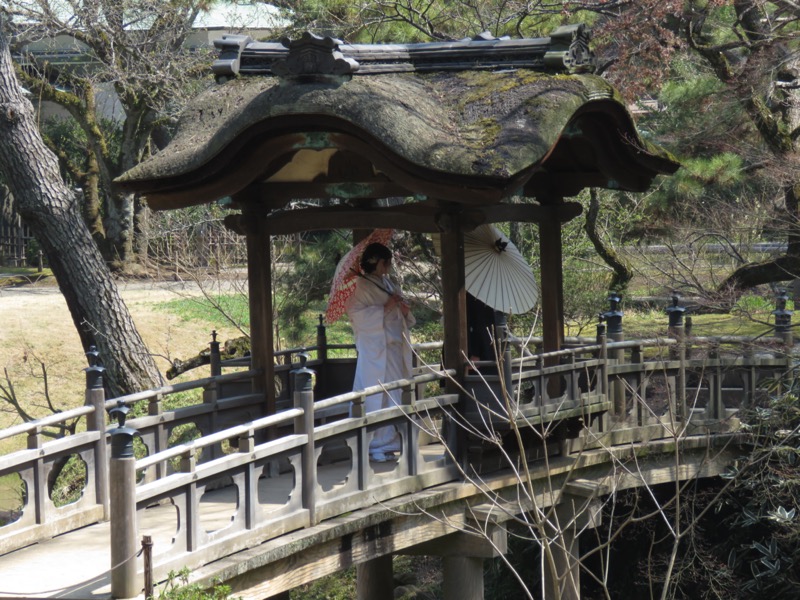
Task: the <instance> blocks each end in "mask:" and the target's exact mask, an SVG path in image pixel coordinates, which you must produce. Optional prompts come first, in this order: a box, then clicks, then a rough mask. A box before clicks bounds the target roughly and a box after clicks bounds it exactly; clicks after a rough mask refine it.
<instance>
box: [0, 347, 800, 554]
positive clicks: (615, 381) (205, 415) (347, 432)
mask: <svg viewBox="0 0 800 600" xmlns="http://www.w3.org/2000/svg"><path fill="white" fill-rule="evenodd" d="M593 341H594V343H592V342H593ZM509 343H510V345H511V346H512V347H514V348H515V349H514V353H513V355H512V358H510V359H509V360H508V361H507V363H506V362H504V363H502V364H501V366H500V368H499V369H498V368H497V365H495V364H494V363H487V364H481V363H479V364H477V365H476V367H477V368H478V372H472V373H470V374H468V375H467V376H466V377H465V382H466V384H467V390H468V391H472V392H473V394H474V395H475V396H476V398H477V399H478V402H477V403H473V404H471V405H470V404H466V405H465V406H463V405H462V406H461V407H460V408H459V410H465V411H466V412H467V413H469V411H470V410H473V411H480V410H484V409H486V410H489V409H491V410H494V411H496V414H497V415H499V417H498V418H499V420H500V421H502V420H503V419H506V420H507V418H508V412H506V413H505V414H504V412H503V411H508V410H509V409H508V408H506V404H505V398H506V396H505V395H504V392H503V390H504V389H507V390H512V392H513V395H510V396H509V397H510V398H511V400H512V402H511V403H510V404H509V405H508V406H510V407H511V408H510V410H513V411H516V412H515V413H513V414H514V415H515V416H522V417H524V418H525V419H526V422H528V423H536V422H537V421H538V422H549V421H557V420H560V419H574V420H582V421H583V423H586V424H591V425H592V427H595V428H596V429H597V430H598V431H607V430H608V429H609V428H610V427H612V426H613V427H617V428H621V427H627V428H628V429H629V430H634V429H636V428H639V430H643V429H644V428H646V427H649V426H658V425H659V424H663V423H664V422H665V421H667V420H669V419H673V418H677V419H686V420H689V421H691V422H692V423H696V424H698V425H703V426H709V427H710V426H711V425H712V424H714V423H721V422H722V421H723V420H724V419H726V418H727V417H730V416H731V415H733V414H734V413H735V412H736V411H737V410H738V409H739V408H740V407H742V406H747V405H749V404H751V403H753V402H755V401H756V400H757V399H758V398H759V396H761V395H763V394H766V393H771V388H770V387H769V386H770V385H771V384H773V383H774V382H778V383H780V384H781V385H788V381H789V379H790V378H791V371H792V366H793V365H792V360H791V356H790V352H789V346H788V345H787V340H786V338H785V337H781V336H763V337H759V338H757V339H754V338H750V337H741V336H718V337H692V336H688V335H685V336H676V337H665V338H653V339H649V340H632V341H619V342H614V341H610V342H606V341H604V340H602V339H600V340H599V342H598V341H596V340H592V339H591V338H583V339H572V338H568V339H567V344H568V345H569V347H567V348H565V349H564V350H562V351H559V352H554V353H548V354H538V355H533V354H530V353H529V352H527V351H526V349H525V348H526V346H527V345H526V344H522V343H518V342H516V341H515V340H513V339H512V340H510V342H509ZM440 347H441V344H440V343H432V344H425V345H420V346H419V348H418V351H419V352H420V353H424V352H428V353H429V354H430V357H429V362H431V363H434V361H435V360H436V358H437V357H438V356H439V352H440V350H439V349H440ZM298 350H300V349H297V350H292V351H287V352H286V355H287V356H289V358H288V359H285V360H284V363H285V364H283V365H279V366H278V367H276V372H277V373H278V374H279V376H278V379H279V381H280V382H281V384H280V385H281V387H280V388H279V389H280V392H281V393H280V398H281V401H282V403H283V404H282V405H281V408H282V409H284V410H287V409H293V408H294V407H293V393H294V389H293V383H292V381H291V378H290V376H289V375H290V372H291V371H292V370H293V369H296V367H297V366H298V364H299V361H298V353H299V352H298ZM331 350H334V351H335V352H331ZM339 352H341V353H347V354H345V355H344V356H334V354H337V353H339ZM351 353H352V346H351V345H342V346H341V348H340V347H338V346H329V345H327V344H323V345H321V346H317V347H315V348H313V359H312V360H311V361H309V362H308V366H310V367H313V368H314V369H315V370H316V371H317V372H318V375H317V377H318V387H319V388H320V392H319V393H318V396H323V395H328V394H327V391H326V390H324V388H325V384H326V383H327V384H330V383H331V382H333V381H336V380H335V379H332V378H331V377H333V376H331V375H330V372H328V373H326V369H327V368H330V369H331V370H332V371H336V370H337V369H341V370H342V371H343V372H347V373H352V371H351V369H353V368H354V366H355V358H354V353H352V354H351ZM422 362H424V361H422V360H420V363H422ZM506 365H507V366H508V369H506ZM437 367H438V365H435V364H434V365H433V367H432V368H437ZM427 368H430V367H427ZM425 369H426V367H425V366H424V365H423V364H420V367H419V370H421V371H424V370H425ZM492 369H494V371H492ZM348 370H350V371H348ZM90 371H91V369H89V370H87V392H86V394H87V395H86V403H87V405H86V406H84V407H81V408H78V409H74V410H72V411H65V412H63V413H58V414H56V415H53V416H51V417H47V418H46V419H41V420H38V421H35V422H31V423H25V424H21V425H18V426H15V427H12V428H10V429H7V430H5V431H3V432H0V441H2V440H4V439H10V438H14V437H19V436H25V437H26V442H25V445H26V447H27V448H26V449H25V450H20V451H17V452H12V453H9V454H6V455H4V456H0V477H3V476H6V475H9V474H11V475H16V476H18V478H19V479H20V481H21V487H23V488H24V491H22V492H21V497H22V500H21V509H20V510H18V511H14V514H12V515H9V516H10V518H6V519H5V524H4V526H2V525H3V521H0V552H7V551H10V550H12V549H15V548H19V547H21V546H24V545H27V544H29V543H33V542H35V541H39V540H42V539H47V538H49V537H52V536H54V535H57V534H59V533H63V532H64V531H69V530H71V529H74V528H75V527H80V526H83V525H86V524H89V523H92V522H96V521H98V520H102V519H104V518H107V516H108V493H107V488H108V484H107V481H108V470H107V468H104V467H106V466H107V463H108V461H107V452H108V448H107V440H106V436H105V435H104V433H103V432H104V431H105V430H106V423H105V409H108V408H111V407H116V406H118V405H119V403H120V402H121V403H122V404H123V405H126V406H132V407H138V412H139V413H142V412H146V414H144V415H142V416H138V417H136V418H133V419H130V420H129V421H128V425H129V426H131V427H135V428H136V429H137V430H138V431H139V433H140V435H141V442H137V452H138V456H139V457H140V459H141V460H148V459H149V457H153V456H162V457H163V456H166V455H164V454H162V453H163V452H167V451H170V452H172V451H171V450H170V448H171V447H173V446H175V445H180V444H182V443H184V442H186V441H187V440H189V439H191V438H192V437H205V436H208V435H211V436H214V437H211V438H210V440H211V441H208V440H206V441H207V443H206V442H204V443H202V444H201V445H199V446H196V447H195V449H194V451H195V452H198V451H199V455H196V456H195V457H194V459H193V460H194V463H195V467H196V468H198V469H200V471H201V472H203V473H206V471H204V469H206V467H205V465H206V464H207V463H211V462H213V461H215V460H221V459H228V458H229V457H230V456H238V457H239V459H240V460H241V456H240V454H241V451H240V450H238V449H237V446H238V444H240V443H241V440H240V438H241V436H240V435H239V434H238V433H236V434H231V435H230V436H228V435H227V434H223V435H221V436H217V432H219V431H223V430H226V429H230V428H231V427H238V426H240V425H241V424H242V423H248V422H260V421H259V419H261V418H262V417H263V400H264V399H263V395H262V394H258V393H251V392H250V391H249V390H251V389H252V383H251V380H252V378H253V376H254V372H251V371H244V372H237V373H225V374H224V375H217V376H212V377H207V378H203V379H200V380H197V381H194V382H189V383H180V384H174V385H170V386H164V387H162V388H159V389H156V390H150V391H147V392H142V393H139V394H132V395H129V396H125V397H123V398H118V399H113V400H107V401H106V400H105V399H104V398H103V397H102V387H101V388H100V389H99V390H98V389H97V388H93V387H92V385H90V384H89V376H90ZM326 375H327V382H326V379H325V377H326ZM351 377H352V375H347V376H345V377H343V379H345V380H349V381H352V379H351ZM409 381H411V380H409ZM509 381H510V383H508V382H509ZM339 385H343V384H341V383H340V384H339ZM348 385H349V384H348ZM400 385H401V387H402V386H403V385H405V386H407V387H408V391H407V395H408V397H413V398H414V403H413V406H415V407H416V408H415V410H417V413H414V414H421V413H419V411H420V410H421V409H422V407H424V406H425V403H426V402H428V400H426V399H424V395H425V394H426V393H428V394H430V395H436V394H437V391H436V390H437V389H438V388H437V386H438V384H436V383H435V382H434V381H433V380H426V379H425V378H424V377H422V378H415V379H414V380H413V385H412V384H409V383H408V382H406V383H404V384H400ZM364 393H366V392H362V393H361V396H359V394H355V395H353V393H352V392H350V393H345V394H336V396H335V398H338V400H337V399H330V400H329V399H324V400H319V401H317V403H316V405H315V408H314V412H313V414H314V419H315V421H316V425H317V427H316V430H317V432H316V434H315V435H316V440H317V443H318V442H319V441H320V440H326V441H325V442H324V445H325V446H326V452H325V453H324V454H325V455H326V456H329V455H332V454H333V455H335V454H336V453H337V452H339V453H344V454H345V455H348V453H349V455H350V456H355V455H356V454H355V452H356V450H354V448H356V449H357V448H362V450H358V452H362V451H363V438H358V436H357V435H356V434H355V433H354V430H355V429H357V428H355V426H354V425H353V423H354V421H353V420H352V419H347V418H345V419H342V417H346V416H347V413H348V410H349V409H348V406H349V404H350V402H352V401H355V402H354V405H355V406H356V407H357V406H358V398H359V397H363V394H364ZM181 394H195V396H194V397H192V398H190V399H189V403H190V404H191V405H190V406H186V407H181V408H175V407H173V406H171V405H170V402H171V399H172V398H174V397H176V396H178V395H181ZM290 394H291V395H290ZM412 395H413V396H412ZM448 402H449V401H448ZM145 405H146V409H143V408H142V407H143V406H145ZM442 406H444V405H439V404H437V407H438V408H436V407H432V410H434V408H435V411H438V413H437V414H438V415H439V416H438V417H436V419H438V420H439V422H441V419H442V418H444V417H442V414H443V412H444V410H442ZM448 406H449V404H448ZM404 410H407V409H404V408H402V407H398V408H396V409H391V410H390V411H389V412H388V413H386V414H383V413H381V414H380V415H378V414H376V415H370V416H367V417H365V419H366V423H367V426H366V428H365V429H364V431H365V432H367V433H360V434H358V435H362V436H363V435H371V433H369V432H370V431H372V430H373V429H374V427H377V424H378V423H380V422H382V421H383V420H387V419H388V420H389V421H392V419H394V420H395V421H394V422H399V421H400V420H402V419H406V416H405V413H404V412H403V411H404ZM392 411H394V412H392ZM395 413H396V414H395ZM401 413H402V414H401ZM473 414H474V415H477V414H478V413H477V412H475V413H473ZM392 415H394V416H392ZM332 417H334V418H335V419H339V420H332ZM587 417H588V418H587ZM286 418H287V419H289V417H288V416H286ZM297 418H300V417H293V419H297ZM420 418H421V417H420ZM76 419H79V420H80V421H81V423H80V424H79V425H78V426H77V431H78V432H77V433H75V434H74V435H69V436H66V437H62V438H57V439H52V438H51V437H48V436H52V435H57V433H55V434H54V433H53V432H54V431H56V432H57V431H58V430H60V429H63V428H65V427H68V426H71V424H74V422H75V420H76ZM290 420H291V419H290ZM293 425H294V422H293V421H292V423H290V422H289V421H288V420H287V421H286V422H283V421H279V422H278V421H276V422H275V423H272V424H269V422H263V427H261V426H259V427H256V428H255V429H254V432H253V436H254V439H253V443H254V444H258V445H260V444H267V443H272V444H273V446H269V447H265V452H267V454H265V455H264V456H265V457H266V456H270V457H272V456H273V455H278V454H281V452H283V454H282V455H281V456H280V457H279V458H277V459H275V458H270V459H269V460H267V459H266V458H264V465H266V464H267V463H269V465H270V466H269V468H266V467H264V468H262V469H261V471H260V472H259V473H260V474H259V475H258V477H262V478H263V477H274V476H277V475H275V474H276V473H278V474H280V473H281V472H285V469H288V468H289V466H291V468H292V469H295V467H294V466H292V465H294V463H293V462H292V461H295V462H296V461H297V460H299V459H297V458H292V459H291V460H290V458H289V456H290V454H291V452H290V451H289V450H290V449H288V448H284V450H282V451H280V452H279V451H278V450H274V451H273V449H274V448H277V447H278V446H279V442H276V441H275V440H276V439H277V438H276V437H275V436H277V435H282V434H283V433H286V432H291V431H292V427H293ZM324 427H327V428H328V429H324ZM370 428H372V429H370ZM291 435H297V434H296V433H291ZM413 435H417V434H415V433H412V432H408V433H407V439H408V440H412V436H413ZM423 435H424V434H423ZM648 435H650V434H648ZM259 436H260V437H259ZM358 439H361V442H359V441H358ZM248 443H249V442H246V443H245V447H247V444H248ZM287 443H288V442H287ZM359 443H361V446H359V445H358V444H359ZM408 443H409V444H411V442H410V441H409V442H408ZM275 444H278V446H276V445H275ZM317 447H319V446H318V445H317ZM409 447H412V446H409ZM179 454H180V453H179ZM322 454H323V453H322V451H321V450H320V451H319V456H320V457H321V456H322ZM170 456H172V458H171V459H165V460H155V459H151V460H153V462H152V464H149V463H146V462H145V463H143V465H145V466H146V467H144V466H143V467H141V469H140V481H139V486H147V485H151V484H152V485H153V486H157V485H158V482H159V481H160V480H161V479H164V478H167V477H170V476H172V475H175V474H181V473H182V472H183V471H182V469H184V468H186V467H185V464H183V463H185V462H186V461H185V460H183V459H184V457H183V456H182V455H181V456H175V455H170ZM70 457H76V458H77V459H78V461H79V462H80V463H82V465H83V468H84V470H85V477H84V487H83V490H82V493H81V494H80V497H79V498H78V500H77V501H75V502H73V503H71V504H67V505H65V506H57V503H56V502H55V501H54V500H53V486H54V483H55V481H54V479H55V477H54V475H55V474H56V473H57V472H58V470H59V468H60V466H61V465H63V463H64V462H65V461H66V460H67V459H68V458H70ZM417 458H418V457H417ZM415 460H416V459H415ZM353 462H354V463H362V462H363V463H365V464H368V461H359V460H353ZM274 465H278V466H277V467H275V466H274ZM265 469H266V470H265ZM409 469H411V470H413V465H412V466H409ZM212 471H213V469H212ZM212 471H207V473H212ZM409 472H411V471H409ZM370 477H371V475H370V474H369V473H367V474H363V473H357V472H353V473H351V475H350V477H349V479H347V482H342V483H339V484H337V485H336V486H335V487H334V488H331V489H330V490H325V491H324V493H323V492H320V494H321V495H320V498H323V499H324V501H322V502H321V503H320V508H319V510H320V511H321V512H320V514H327V513H326V512H325V511H328V510H330V506H337V504H336V503H337V502H338V501H339V499H340V498H341V497H342V496H341V495H340V493H342V492H341V490H342V489H343V486H344V488H346V487H347V486H348V485H356V484H355V483H353V482H358V481H361V484H359V485H370V484H364V480H365V478H366V479H370ZM206 479H208V481H209V483H207V485H206V487H205V488H204V493H205V492H211V491H213V488H214V487H215V486H224V485H226V481H224V480H223V479H224V478H221V476H218V477H216V481H215V482H211V480H212V479H213V478H212V477H211V475H208V476H207V477H206ZM237 485H238V484H237ZM390 487H391V486H390ZM347 489H349V488H347ZM362 491H363V490H361V489H360V488H358V489H354V490H351V492H347V493H349V494H350V495H351V496H352V497H354V498H355V497H358V493H360V492H362ZM347 493H345V495H347ZM326 494H327V495H326ZM148 501H149V500H148ZM288 522H290V523H291V519H289V521H288ZM181 531H183V530H181ZM197 535H199V536H200V537H202V535H201V534H197ZM222 537H224V536H222ZM188 544H189V542H187V546H188Z"/></svg>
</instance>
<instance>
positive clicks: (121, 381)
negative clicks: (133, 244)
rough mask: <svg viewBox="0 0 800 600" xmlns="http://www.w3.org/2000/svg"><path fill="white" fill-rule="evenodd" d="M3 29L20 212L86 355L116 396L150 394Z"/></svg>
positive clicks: (1, 55)
mask: <svg viewBox="0 0 800 600" xmlns="http://www.w3.org/2000/svg"><path fill="white" fill-rule="evenodd" d="M2 28H3V23H2V19H0V171H2V172H3V173H4V175H5V178H6V181H7V183H8V186H9V189H10V190H11V194H12V196H13V203H14V206H15V209H16V210H17V212H18V214H19V215H20V216H21V217H22V218H23V220H24V221H25V222H26V223H27V224H28V226H29V227H30V228H31V230H32V232H33V234H34V235H35V237H36V239H37V240H38V241H39V243H40V245H41V246H42V250H43V251H44V253H45V255H46V256H47V259H48V261H49V264H50V266H51V268H52V270H53V274H54V275H55V277H56V280H57V281H58V283H59V286H60V287H61V292H62V293H63V295H64V298H65V299H66V302H67V306H68V307H69V311H70V314H71V315H72V320H73V322H74V323H75V326H76V328H77V329H78V333H79V335H80V337H81V342H82V343H83V346H84V348H85V349H88V347H89V346H91V345H95V346H97V348H98V350H99V351H100V353H101V357H102V360H103V364H104V366H105V367H106V369H107V371H106V375H107V384H108V387H109V391H110V393H111V394H112V395H114V396H116V395H120V394H123V393H129V392H132V391H136V390H142V389H148V388H151V387H153V386H154V385H155V384H156V383H157V382H159V381H160V380H161V377H160V375H159V373H158V369H157V368H156V365H155V362H154V361H153V358H152V356H150V354H149V353H148V351H147V348H146V347H145V345H144V342H143V341H142V339H141V337H140V336H139V333H138V332H137V330H136V327H135V326H134V324H133V320H132V319H131V316H130V314H129V312H128V309H127V307H126V306H125V303H124V301H123V300H122V298H121V297H120V295H119V291H118V290H117V286H116V284H115V283H114V281H113V279H112V278H111V273H110V272H109V270H108V267H107V266H106V264H105V262H104V261H103V259H102V257H101V256H100V253H99V251H98V250H97V247H96V246H95V244H94V242H93V241H92V236H91V234H90V233H89V230H88V228H87V227H86V224H85V222H84V220H83V218H82V215H81V208H80V206H79V203H78V201H77V199H76V196H75V194H74V193H73V191H72V190H70V189H69V188H68V187H67V186H66V184H65V183H64V181H63V180H62V179H61V175H60V173H59V169H58V161H57V159H56V157H55V155H54V154H53V153H52V152H51V151H50V150H49V149H48V148H47V146H46V145H45V144H44V142H43V141H42V138H41V136H40V134H39V131H38V129H37V128H36V121H35V118H34V111H33V106H32V105H31V103H30V102H29V101H28V100H27V99H26V98H25V97H24V96H23V95H22V91H21V88H20V86H19V83H18V81H17V79H16V76H15V74H14V68H13V64H12V62H11V54H10V52H9V48H8V40H7V38H6V36H5V34H4V31H3V29H2Z"/></svg>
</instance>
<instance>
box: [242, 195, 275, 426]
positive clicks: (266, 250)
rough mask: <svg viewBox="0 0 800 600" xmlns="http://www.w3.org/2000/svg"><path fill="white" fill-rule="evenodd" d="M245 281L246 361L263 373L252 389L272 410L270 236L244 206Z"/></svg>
mask: <svg viewBox="0 0 800 600" xmlns="http://www.w3.org/2000/svg"><path fill="white" fill-rule="evenodd" d="M243 216H244V217H245V220H246V223H247V228H246V231H245V235H246V236H247V284H248V294H249V298H250V356H251V358H250V364H251V368H253V369H259V370H261V371H262V373H263V375H262V376H261V377H259V378H257V379H256V380H255V382H254V388H255V390H254V391H257V392H264V394H265V398H266V406H265V407H264V408H265V414H268V415H271V414H274V413H275V358H274V348H275V346H274V341H273V337H272V332H273V328H272V269H271V260H272V255H271V248H270V236H269V232H268V231H267V227H266V224H265V222H264V219H263V217H260V216H258V215H255V214H253V213H252V212H250V211H247V210H245V212H244V215H243Z"/></svg>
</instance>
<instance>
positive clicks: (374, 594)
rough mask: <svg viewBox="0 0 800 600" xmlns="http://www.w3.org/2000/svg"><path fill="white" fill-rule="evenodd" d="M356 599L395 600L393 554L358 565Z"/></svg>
mask: <svg viewBox="0 0 800 600" xmlns="http://www.w3.org/2000/svg"><path fill="white" fill-rule="evenodd" d="M356 598H357V600H374V599H375V598H394V572H393V571H392V555H391V554H385V555H384V556H379V557H378V558H373V559H372V560H368V561H367V562H364V563H361V564H359V565H356Z"/></svg>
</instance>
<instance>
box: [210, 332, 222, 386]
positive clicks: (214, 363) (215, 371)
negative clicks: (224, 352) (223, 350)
mask: <svg viewBox="0 0 800 600" xmlns="http://www.w3.org/2000/svg"><path fill="white" fill-rule="evenodd" d="M208 364H209V367H210V369H211V376H212V377H216V376H217V375H222V356H221V355H220V351H219V342H218V341H217V330H216V329H215V330H213V331H212V332H211V342H210V343H209V344H208Z"/></svg>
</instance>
